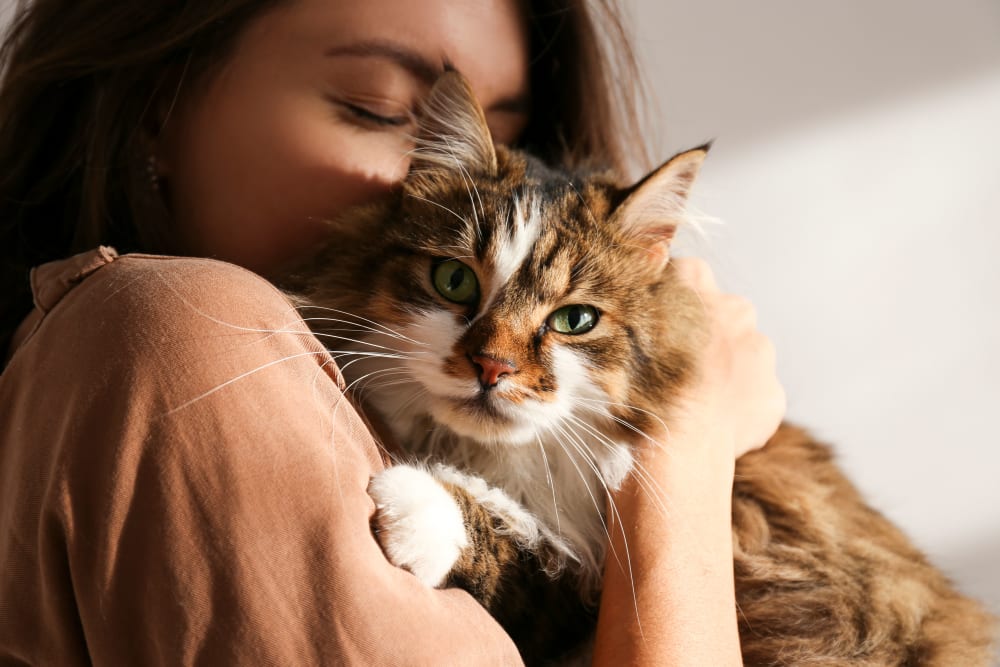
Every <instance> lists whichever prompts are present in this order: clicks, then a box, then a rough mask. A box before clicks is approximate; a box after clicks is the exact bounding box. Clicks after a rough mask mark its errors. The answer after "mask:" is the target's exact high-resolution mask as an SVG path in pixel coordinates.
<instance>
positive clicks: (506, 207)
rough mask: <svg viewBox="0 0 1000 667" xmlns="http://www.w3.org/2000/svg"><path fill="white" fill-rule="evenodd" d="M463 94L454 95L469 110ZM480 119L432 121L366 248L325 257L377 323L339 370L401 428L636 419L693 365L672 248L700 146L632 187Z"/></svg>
mask: <svg viewBox="0 0 1000 667" xmlns="http://www.w3.org/2000/svg"><path fill="white" fill-rule="evenodd" d="M457 81H458V83H457V84H455V87H458V88H461V86H459V85H458V84H460V83H461V81H460V80H457ZM440 86H441V84H439V87H440ZM436 91H437V89H436ZM461 93H462V90H461V89H460V90H458V92H457V93H456V91H449V94H450V95H451V96H452V97H455V96H456V94H457V95H458V96H459V98H461V99H459V100H458V101H457V102H456V101H455V100H454V99H450V100H448V105H451V106H454V105H456V104H459V105H461V104H465V105H467V106H466V107H464V108H466V109H468V108H469V107H468V105H469V104H474V102H471V101H470V100H471V98H467V99H466V98H462V95H461ZM432 95H433V93H432ZM450 108H451V107H450V106H444V107H443V109H444V111H441V114H445V112H446V111H447V110H448V109H450ZM470 117H471V118H472V121H470V120H469V118H470ZM475 120H476V118H475V114H466V115H465V116H463V115H462V114H461V113H459V114H457V115H456V114H451V116H448V117H447V120H442V122H441V123H439V124H438V125H437V126H435V127H433V128H431V129H430V130H428V134H429V135H430V136H433V141H430V142H428V143H427V145H426V146H425V150H426V151H429V155H430V157H428V158H425V157H422V156H420V155H417V156H416V157H415V158H414V167H413V173H412V174H411V177H410V178H408V179H407V181H406V182H405V183H404V187H403V189H402V191H401V192H400V194H399V197H398V198H397V199H396V200H394V201H393V202H392V203H391V204H387V205H386V206H383V207H379V208H377V209H375V210H373V211H371V212H370V213H371V227H362V232H361V234H360V235H358V236H357V237H356V238H355V243H356V244H357V248H356V252H355V251H351V252H350V253H347V254H348V255H349V256H347V257H339V258H337V259H336V260H330V259H327V260H322V261H324V262H325V263H326V264H327V266H330V265H332V264H336V266H337V268H336V269H334V270H333V271H332V272H330V271H328V282H329V283H330V285H336V287H335V288H333V289H329V290H327V291H326V292H325V293H326V294H327V295H328V296H327V297H326V302H328V303H329V302H335V303H336V305H337V306H338V308H340V309H342V310H345V311H350V312H351V313H353V314H354V315H355V316H360V317H362V318H365V319H366V320H370V321H372V322H377V323H378V326H374V327H370V328H369V330H367V331H364V332H358V337H359V339H360V340H361V341H362V343H361V344H360V345H359V346H356V347H357V349H359V350H360V352H361V353H362V354H361V355H360V356H358V355H356V356H355V357H353V358H352V359H350V360H345V361H343V362H342V363H341V366H342V368H343V369H344V373H345V375H346V376H347V378H348V379H349V380H353V381H355V382H357V383H358V384H357V387H358V389H360V390H361V391H360V393H361V394H362V397H363V398H366V399H370V401H371V402H372V403H374V404H375V405H376V407H377V408H378V409H379V410H380V411H381V412H382V414H383V416H384V417H386V419H387V421H388V422H389V423H395V422H397V421H399V420H402V421H404V422H406V423H407V424H411V423H412V419H413V418H414V417H420V416H421V413H423V414H426V415H429V416H430V417H431V418H432V419H433V420H434V421H435V422H437V423H438V424H440V425H444V426H446V427H447V428H448V429H450V430H452V431H454V432H456V433H458V434H460V435H463V436H467V437H471V438H473V439H476V440H478V441H480V442H483V443H487V444H503V445H523V444H530V443H532V442H533V441H535V440H536V438H538V437H539V436H544V435H546V434H549V433H556V434H559V433H563V434H564V435H565V432H566V431H568V432H570V433H579V432H580V431H581V429H583V430H586V429H591V428H593V424H595V423H597V422H600V421H606V422H608V423H612V424H613V423H615V422H614V420H615V419H624V420H627V421H629V422H630V423H636V424H639V425H641V423H642V422H643V412H642V411H643V410H644V409H648V407H649V403H650V402H651V401H654V399H652V398H651V395H653V394H655V393H656V392H662V391H665V390H666V388H668V387H669V386H672V385H674V384H676V383H677V382H679V381H680V380H681V379H682V378H681V376H682V375H683V374H684V373H685V372H686V368H687V357H688V356H689V350H688V348H689V346H690V337H689V336H687V335H686V333H685V331H686V330H690V325H689V323H688V324H685V318H690V302H689V300H688V299H686V298H685V293H684V291H683V290H680V289H679V288H678V287H677V285H676V283H675V281H674V279H673V276H672V272H671V271H669V269H668V262H667V258H668V247H669V243H670V240H671V238H672V235H673V232H674V229H675V227H676V225H677V223H678V221H679V218H680V216H681V215H682V202H683V197H684V195H685V194H686V192H687V187H688V186H689V184H690V182H691V179H692V178H693V175H694V170H696V169H697V166H698V164H700V160H701V157H702V156H703V151H700V152H698V153H695V152H692V153H688V154H683V155H681V156H678V157H677V158H675V159H674V160H673V161H671V163H668V164H667V165H666V166H664V167H662V168H661V169H660V170H658V171H656V172H654V173H653V174H651V175H650V176H649V177H647V179H646V180H645V181H644V182H641V183H640V185H639V186H637V187H635V188H629V189H622V188H620V187H618V186H617V185H616V184H615V182H614V181H613V180H612V179H611V178H610V177H609V176H607V175H594V176H590V177H573V176H570V175H567V174H566V173H563V172H559V171H553V170H550V169H547V168H546V167H544V166H542V165H541V164H539V163H537V162H536V161H534V160H533V159H532V158H529V157H527V156H525V155H524V154H522V153H519V152H516V151H510V150H506V149H504V148H494V147H493V145H492V142H491V141H490V139H489V135H488V132H486V130H485V126H484V125H483V124H481V123H479V122H473V121H475ZM425 122H427V121H425ZM484 133H485V135H484ZM435 151H436V152H435ZM421 160H424V161H423V163H422V162H421ZM342 254H343V253H342ZM328 286H329V285H328ZM351 295H354V296H351ZM358 295H360V296H358ZM315 300H318V301H319V302H321V303H322V302H324V298H323V297H320V298H319V299H315ZM667 320H670V321H671V322H672V323H673V324H669V323H668V322H667ZM381 327H388V328H391V329H392V333H391V334H390V333H389V332H388V331H386V330H383V329H381ZM682 330H685V331H682ZM640 386H641V387H643V390H641V391H637V387H640ZM654 402H655V401H654ZM407 428H409V426H408V427H407Z"/></svg>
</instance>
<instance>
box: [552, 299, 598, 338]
mask: <svg viewBox="0 0 1000 667" xmlns="http://www.w3.org/2000/svg"><path fill="white" fill-rule="evenodd" d="M548 324H549V328H550V329H552V330H553V331H558V332H559V333H561V334H569V335H570V336H577V335H579V334H582V333H587V332H588V331H590V330H591V329H593V328H594V326H595V325H596V324H597V309H596V308H594V307H593V306H579V305H573V306H563V307H562V308H560V309H559V310H557V311H556V312H554V313H552V314H551V315H549V320H548Z"/></svg>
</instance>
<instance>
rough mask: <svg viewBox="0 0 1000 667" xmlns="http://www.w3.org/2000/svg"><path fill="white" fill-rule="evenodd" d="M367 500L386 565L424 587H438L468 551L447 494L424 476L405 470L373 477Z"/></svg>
mask: <svg viewBox="0 0 1000 667" xmlns="http://www.w3.org/2000/svg"><path fill="white" fill-rule="evenodd" d="M368 494H369V495H370V496H371V497H372V499H373V500H374V501H375V508H376V514H375V517H374V519H373V526H374V529H375V535H376V537H377V539H378V541H379V544H381V546H382V550H383V552H385V555H386V557H387V558H388V559H389V562H391V563H392V564H393V565H396V566H397V567H401V568H403V569H405V570H409V571H410V572H412V573H413V574H414V575H415V576H416V577H417V578H418V579H420V580H421V581H422V582H424V583H425V584H427V585H428V586H430V587H437V586H440V585H441V584H442V583H444V580H445V577H447V576H448V573H449V572H450V571H451V569H452V568H453V567H454V565H455V563H456V562H457V561H458V559H459V558H460V557H461V555H462V551H463V550H464V549H465V548H467V547H468V546H469V538H468V535H467V534H466V529H465V520H464V518H463V516H462V510H461V508H460V507H459V506H458V504H457V503H456V502H455V499H454V498H453V497H452V496H451V494H450V493H448V491H447V490H446V489H445V488H444V487H443V486H441V484H440V483H439V482H438V481H437V480H435V479H434V477H432V476H431V474H430V473H428V472H427V471H426V470H423V469H422V468H417V467H414V466H408V465H398V466H394V467H392V468H388V469H386V470H384V471H382V472H381V473H379V474H378V475H375V476H374V477H373V478H372V480H371V482H370V483H369V485H368Z"/></svg>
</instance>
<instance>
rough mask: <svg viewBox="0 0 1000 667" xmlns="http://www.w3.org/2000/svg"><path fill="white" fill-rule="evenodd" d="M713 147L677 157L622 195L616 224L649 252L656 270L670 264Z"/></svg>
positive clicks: (703, 147) (679, 154) (705, 147)
mask: <svg viewBox="0 0 1000 667" xmlns="http://www.w3.org/2000/svg"><path fill="white" fill-rule="evenodd" d="M710 146H711V144H705V145H704V146H699V147H698V148H693V149H691V150H689V151H685V152H683V153H678V154H677V155H675V156H674V157H672V158H670V159H669V160H667V161H666V162H664V163H663V164H662V165H661V166H659V167H657V168H656V169H654V170H653V171H651V172H650V173H648V174H647V175H646V176H644V177H643V178H642V179H641V180H640V181H639V182H638V183H636V184H635V185H633V186H632V187H631V188H628V189H627V190H626V191H625V192H623V193H622V196H623V197H624V199H623V201H622V203H621V204H619V206H618V207H617V208H616V209H615V213H614V220H615V221H616V222H617V224H618V226H619V228H620V229H621V230H622V231H623V232H624V233H625V235H626V236H627V237H629V238H630V239H631V241H632V243H633V244H635V245H639V246H641V247H642V248H645V249H646V251H647V252H648V253H649V259H650V263H651V265H652V268H653V269H654V270H660V269H662V268H663V267H664V265H666V263H667V262H668V261H669V260H670V244H671V242H672V241H673V239H674V234H676V233H677V227H678V225H680V223H681V222H682V221H683V219H684V212H685V209H686V208H687V199H688V194H689V193H690V192H691V185H692V184H693V183H694V179H695V178H696V177H697V176H698V171H699V170H700V169H701V165H702V163H703V162H704V161H705V157H706V156H707V155H708V149H709V148H710Z"/></svg>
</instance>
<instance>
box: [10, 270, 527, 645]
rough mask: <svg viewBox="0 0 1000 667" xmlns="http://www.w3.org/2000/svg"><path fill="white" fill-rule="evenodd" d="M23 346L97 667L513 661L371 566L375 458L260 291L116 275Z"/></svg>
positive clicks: (55, 525) (234, 275) (52, 518)
mask: <svg viewBox="0 0 1000 667" xmlns="http://www.w3.org/2000/svg"><path fill="white" fill-rule="evenodd" d="M67 323H75V324H74V325H73V329H72V330H69V329H68V328H67ZM29 345H34V346H36V347H39V346H40V348H39V349H41V348H45V347H49V351H50V354H49V355H48V356H47V357H46V359H47V361H45V362H44V364H43V366H44V365H47V367H42V368H39V369H38V371H39V372H40V373H49V374H55V377H58V378H59V384H60V388H59V389H58V390H56V391H55V392H54V393H55V394H56V395H57V397H56V398H55V399H52V397H48V398H44V399H40V400H41V401H42V403H44V405H45V406H47V407H41V408H40V409H42V410H47V411H50V412H51V413H52V414H49V415H47V416H46V419H48V420H49V421H50V423H49V424H47V426H46V429H47V431H46V432H47V433H48V434H49V437H51V438H52V441H53V442H58V443H61V444H60V446H59V447H60V449H59V451H58V452H57V454H56V457H55V458H56V459H57V461H58V463H57V464H56V472H55V474H54V475H53V476H52V482H51V483H50V484H49V485H48V486H47V488H46V491H45V496H44V498H43V501H42V503H43V509H42V514H43V518H42V521H43V522H48V523H47V526H48V528H47V529H46V531H44V532H47V533H48V534H51V535H53V536H58V539H53V540H51V545H50V548H51V549H52V553H50V554H48V557H49V558H50V559H51V558H56V559H58V555H56V554H57V553H58V552H59V551H60V550H64V552H65V558H66V566H67V568H68V573H69V578H70V580H71V585H72V589H73V596H74V599H75V603H76V605H77V609H78V613H79V618H80V622H81V625H82V634H83V637H84V638H85V641H86V646H87V650H88V651H89V654H90V658H91V659H92V660H93V662H94V664H97V665H119V664H137V665H138V664H142V665H176V664H211V665H217V664H253V665H305V664H346V665H444V664H461V665H501V664H519V663H520V659H519V657H518V654H517V651H516V649H515V648H514V646H513V644H512V642H511V641H510V639H509V638H508V637H507V636H506V635H505V634H504V633H503V631H502V630H501V628H500V627H499V626H498V625H497V624H496V623H495V622H494V621H493V620H492V618H490V617H489V616H488V615H487V614H486V612H485V611H484V610H483V609H482V608H480V607H479V606H478V605H477V604H476V603H475V602H474V601H473V599H472V598H471V597H469V596H468V595H466V594H465V593H464V592H461V591H458V590H443V591H442V590H430V589H427V588H426V587H424V586H422V585H421V584H420V583H419V582H418V581H417V580H416V579H415V578H414V577H413V576H411V575H410V574H408V573H406V572H404V571H402V570H399V569H397V568H395V567H393V566H391V565H390V564H389V563H388V562H387V561H386V560H385V558H384V556H383V554H382V552H381V550H380V549H379V546H378V544H377V543H376V542H375V540H374V538H373V537H372V534H371V531H370V528H369V519H370V517H371V515H372V512H373V504H372V501H371V500H370V498H369V497H368V495H367V493H366V487H367V484H368V479H369V476H370V475H371V474H372V473H373V472H375V471H377V470H379V469H380V467H381V462H380V458H379V455H378V450H377V448H376V445H375V443H374V442H373V440H372V437H371V435H370V434H369V433H368V431H367V430H366V428H365V426H364V424H363V423H362V421H361V420H360V418H359V417H358V415H357V414H356V413H355V411H354V409H353V408H352V407H351V405H350V404H349V403H348V402H347V400H346V399H345V398H344V396H343V394H342V393H341V388H340V386H339V384H338V382H339V376H338V373H337V371H336V368H335V365H334V363H333V361H332V359H331V358H330V357H329V355H328V354H327V353H326V351H325V350H323V348H322V346H321V345H320V344H319V342H318V341H317V340H316V339H315V338H314V337H313V336H312V335H311V334H309V332H308V331H307V329H306V328H305V325H304V324H303V323H302V321H301V319H300V318H299V317H298V315H297V314H296V313H295V312H294V310H293V309H292V308H291V306H290V305H289V303H288V302H287V301H286V300H285V299H284V298H283V296H282V295H281V294H280V293H279V292H278V291H277V290H275V289H274V288H273V287H272V286H271V285H270V284H269V283H267V282H265V281H263V280H262V279H260V278H258V277H256V276H254V275H253V274H250V273H248V272H246V271H244V270H242V269H239V268H236V267H232V266H229V265H225V264H222V263H219V262H212V261H209V260H178V259H173V260H166V259H160V260H157V259H153V258H132V257H130V256H124V257H122V258H120V259H118V260H116V261H115V262H113V263H112V264H110V265H109V266H107V267H105V268H103V269H101V270H100V271H98V272H97V273H95V274H94V275H93V276H92V277H90V278H88V279H87V280H86V281H85V282H84V283H83V284H82V285H81V286H79V287H77V288H75V289H74V290H73V291H72V292H70V293H69V294H68V295H67V296H66V297H65V298H64V300H63V302H62V303H60V304H59V306H58V308H57V309H56V310H55V311H54V312H53V313H51V314H50V315H49V316H48V318H47V320H46V321H45V322H43V323H42V325H41V327H40V328H39V330H38V331H37V332H36V334H35V336H34V338H33V339H32V340H29ZM57 346H58V348H57ZM39 363H42V362H39ZM50 377H52V376H50ZM52 400H56V401H59V402H61V403H62V406H61V408H60V406H59V405H52V404H51V402H52Z"/></svg>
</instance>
